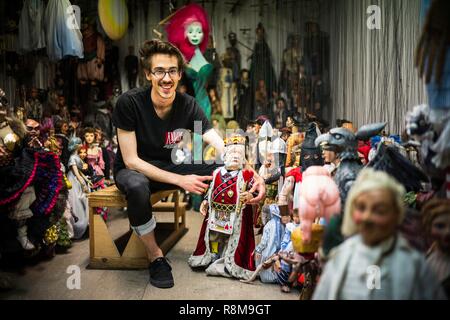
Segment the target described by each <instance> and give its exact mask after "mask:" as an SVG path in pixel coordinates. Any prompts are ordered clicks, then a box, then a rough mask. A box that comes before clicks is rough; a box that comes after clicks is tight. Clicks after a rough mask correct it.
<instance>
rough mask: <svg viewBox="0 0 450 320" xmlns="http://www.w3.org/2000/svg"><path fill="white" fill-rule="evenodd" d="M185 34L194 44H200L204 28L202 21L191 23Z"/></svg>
mask: <svg viewBox="0 0 450 320" xmlns="http://www.w3.org/2000/svg"><path fill="white" fill-rule="evenodd" d="M185 35H186V37H187V38H188V40H189V42H190V43H191V44H192V45H193V46H198V45H200V43H202V40H203V36H204V34H203V29H202V24H201V23H200V22H192V23H190V24H189V25H188V26H187V28H186V31H185Z"/></svg>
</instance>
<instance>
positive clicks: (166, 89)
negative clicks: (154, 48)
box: [146, 54, 181, 99]
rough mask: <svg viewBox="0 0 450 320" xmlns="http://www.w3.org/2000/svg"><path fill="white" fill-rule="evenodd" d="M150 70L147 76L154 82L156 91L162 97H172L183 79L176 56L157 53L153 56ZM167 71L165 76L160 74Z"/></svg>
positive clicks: (153, 85)
mask: <svg viewBox="0 0 450 320" xmlns="http://www.w3.org/2000/svg"><path fill="white" fill-rule="evenodd" d="M151 60H152V61H151V69H150V72H149V71H146V78H147V80H148V81H150V82H151V83H152V87H153V89H154V93H156V95H157V96H159V97H160V98H162V99H172V98H173V97H174V96H175V92H176V89H177V86H178V82H179V81H180V79H181V73H180V72H179V66H178V60H177V57H176V56H171V55H168V54H155V55H154V56H153V57H152V58H151ZM161 71H162V72H164V71H165V72H166V73H165V74H164V75H163V77H160V76H159V74H160V73H161Z"/></svg>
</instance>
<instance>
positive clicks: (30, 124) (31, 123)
mask: <svg viewBox="0 0 450 320" xmlns="http://www.w3.org/2000/svg"><path fill="white" fill-rule="evenodd" d="M25 126H26V127H27V131H28V134H29V135H30V137H31V138H37V137H39V136H40V134H41V131H40V128H41V125H40V124H39V122H37V121H36V120H33V119H28V120H27V121H26V122H25Z"/></svg>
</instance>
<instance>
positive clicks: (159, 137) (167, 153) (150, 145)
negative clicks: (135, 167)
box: [113, 88, 212, 173]
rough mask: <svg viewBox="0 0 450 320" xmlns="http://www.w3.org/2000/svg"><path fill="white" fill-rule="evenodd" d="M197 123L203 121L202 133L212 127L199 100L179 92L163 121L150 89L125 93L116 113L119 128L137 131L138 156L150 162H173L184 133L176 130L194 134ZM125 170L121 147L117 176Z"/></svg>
mask: <svg viewBox="0 0 450 320" xmlns="http://www.w3.org/2000/svg"><path fill="white" fill-rule="evenodd" d="M194 121H201V122H202V134H204V133H205V132H206V131H208V130H210V129H211V128H212V127H211V124H210V123H209V121H208V119H207V118H206V115H205V114H204V112H203V110H202V109H201V108H200V106H199V105H198V103H197V101H196V100H195V99H194V98H193V97H191V96H189V95H187V94H181V93H178V92H177V94H176V96H175V100H174V102H173V106H172V110H171V111H170V114H169V115H168V116H167V117H166V119H165V120H162V119H161V118H160V117H159V116H158V114H157V113H156V111H155V109H154V107H153V103H152V100H151V88H135V89H132V90H130V91H127V92H126V93H124V94H122V95H121V96H120V97H119V99H118V100H117V104H116V107H115V109H114V113H113V123H114V126H115V127H116V128H120V129H122V130H125V131H135V133H136V140H137V153H138V156H139V158H141V159H142V160H144V161H147V162H149V161H152V160H163V161H171V153H172V149H173V147H175V146H176V145H177V144H178V143H179V142H180V141H181V139H182V137H183V136H182V132H180V131H179V130H177V129H185V130H190V131H192V132H194ZM176 130H177V131H176ZM123 168H125V164H124V162H123V158H122V153H121V151H120V145H119V147H118V149H117V156H116V158H115V162H114V173H117V172H118V171H119V170H121V169H123Z"/></svg>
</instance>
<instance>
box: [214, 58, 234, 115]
mask: <svg viewBox="0 0 450 320" xmlns="http://www.w3.org/2000/svg"><path fill="white" fill-rule="evenodd" d="M222 65H223V67H222V68H220V72H219V82H218V87H217V89H218V91H219V95H220V104H221V109H222V114H223V117H224V118H225V119H233V118H234V117H235V113H234V109H235V104H236V100H237V85H236V82H235V80H234V76H233V69H232V68H233V60H232V55H231V52H228V49H227V52H226V53H225V54H224V56H223V58H222Z"/></svg>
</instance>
